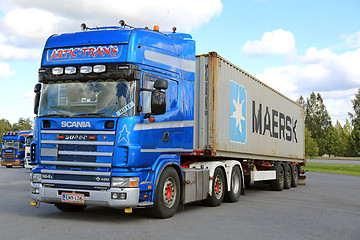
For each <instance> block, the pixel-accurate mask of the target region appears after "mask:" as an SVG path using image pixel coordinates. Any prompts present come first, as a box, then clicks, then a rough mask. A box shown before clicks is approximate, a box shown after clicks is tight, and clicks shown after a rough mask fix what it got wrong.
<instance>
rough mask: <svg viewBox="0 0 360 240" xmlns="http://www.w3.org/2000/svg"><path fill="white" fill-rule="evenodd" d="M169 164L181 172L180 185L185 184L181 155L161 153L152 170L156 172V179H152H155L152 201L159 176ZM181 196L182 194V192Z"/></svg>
mask: <svg viewBox="0 0 360 240" xmlns="http://www.w3.org/2000/svg"><path fill="white" fill-rule="evenodd" d="M168 166H173V167H174V168H175V170H176V171H177V172H178V173H179V178H180V186H182V185H183V180H184V177H183V172H182V171H181V164H180V155H178V154H162V155H160V156H159V157H158V158H157V159H156V161H155V163H154V164H153V165H152V167H151V171H152V172H154V179H152V180H153V183H154V186H155V187H154V188H153V193H152V194H151V201H152V202H153V201H154V195H155V192H154V191H155V189H156V188H157V185H158V181H159V178H160V176H161V174H162V172H163V171H164V169H165V168H166V167H168ZM181 192H182V188H181ZM180 196H182V194H180Z"/></svg>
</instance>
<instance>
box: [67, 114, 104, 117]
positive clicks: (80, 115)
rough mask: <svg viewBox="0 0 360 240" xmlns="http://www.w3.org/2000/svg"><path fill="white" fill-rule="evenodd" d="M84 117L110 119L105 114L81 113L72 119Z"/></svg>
mask: <svg viewBox="0 0 360 240" xmlns="http://www.w3.org/2000/svg"><path fill="white" fill-rule="evenodd" d="M84 116H100V117H109V116H108V115H105V114H103V113H80V114H75V115H72V117H84Z"/></svg>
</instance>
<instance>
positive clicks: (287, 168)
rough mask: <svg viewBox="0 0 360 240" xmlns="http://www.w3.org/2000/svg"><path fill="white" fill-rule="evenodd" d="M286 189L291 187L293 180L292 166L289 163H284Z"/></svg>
mask: <svg viewBox="0 0 360 240" xmlns="http://www.w3.org/2000/svg"><path fill="white" fill-rule="evenodd" d="M284 171H285V172H284V173H285V174H284V189H290V188H291V182H292V174H291V167H290V165H289V164H284Z"/></svg>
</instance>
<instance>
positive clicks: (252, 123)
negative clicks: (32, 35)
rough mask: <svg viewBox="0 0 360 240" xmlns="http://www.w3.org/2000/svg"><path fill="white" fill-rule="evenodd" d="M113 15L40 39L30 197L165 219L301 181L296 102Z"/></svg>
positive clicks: (168, 35) (177, 40) (179, 39)
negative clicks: (108, 22) (260, 184)
mask: <svg viewBox="0 0 360 240" xmlns="http://www.w3.org/2000/svg"><path fill="white" fill-rule="evenodd" d="M120 23H121V24H120V26H110V27H96V28H89V27H87V26H86V25H85V24H82V31H79V32H75V33H65V34H60V35H53V36H51V37H50V38H49V39H48V40H47V42H46V44H45V48H44V51H43V55H42V60H41V67H40V69H39V83H38V84H36V86H35V89H34V91H35V93H36V97H35V106H34V112H35V114H36V115H37V117H36V119H35V124H34V126H35V127H34V136H33V143H32V145H31V161H32V162H33V164H37V167H36V168H35V169H33V170H32V177H31V187H30V191H31V197H32V199H33V201H32V202H31V204H32V205H36V206H38V205H39V204H40V203H41V202H44V203H50V204H54V205H55V206H56V207H57V208H58V209H60V210H62V211H81V210H83V209H85V208H86V206H88V205H89V206H108V207H113V208H119V209H125V212H131V211H132V209H133V208H148V210H149V212H150V214H152V215H153V216H155V217H159V218H168V217H172V216H173V215H174V214H175V212H176V211H177V210H178V209H179V208H181V207H182V206H184V204H187V203H190V202H195V201H203V202H204V203H205V204H206V205H209V206H219V205H220V204H221V203H222V202H223V201H228V202H236V201H238V199H239V197H240V195H241V194H242V193H244V188H245V186H248V185H249V184H250V182H252V181H267V182H268V183H269V184H270V187H271V189H273V190H282V189H289V188H290V187H296V186H297V184H298V179H299V172H300V167H301V165H302V164H303V163H304V118H303V116H304V111H303V108H302V107H301V106H299V105H297V104H296V103H295V102H293V101H291V100H290V99H288V98H286V97H285V96H283V95H281V94H280V93H278V92H276V91H275V90H273V89H271V88H270V87H268V86H266V85H264V84H263V83H261V82H260V81H259V80H257V79H256V78H254V77H253V76H251V75H250V74H248V73H246V72H245V71H243V70H241V69H240V68H238V67H236V66H235V65H233V64H231V63H230V62H228V61H226V60H225V59H223V58H221V57H220V56H219V55H217V54H216V53H209V54H204V55H199V56H196V55H195V41H194V40H192V37H191V36H190V35H189V34H185V33H177V32H176V29H175V28H174V29H173V31H170V32H159V31H158V29H157V28H154V30H150V29H147V28H133V27H129V26H127V25H126V24H125V23H124V22H123V21H120ZM227 75H228V76H227ZM259 91H260V92H261V94H259Z"/></svg>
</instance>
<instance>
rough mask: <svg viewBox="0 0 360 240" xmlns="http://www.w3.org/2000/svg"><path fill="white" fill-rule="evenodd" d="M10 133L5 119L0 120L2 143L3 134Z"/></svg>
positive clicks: (8, 124) (9, 125) (8, 123)
mask: <svg viewBox="0 0 360 240" xmlns="http://www.w3.org/2000/svg"><path fill="white" fill-rule="evenodd" d="M10 131H11V124H10V122H9V121H8V120H6V119H0V139H1V141H2V136H3V133H5V132H10Z"/></svg>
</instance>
